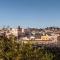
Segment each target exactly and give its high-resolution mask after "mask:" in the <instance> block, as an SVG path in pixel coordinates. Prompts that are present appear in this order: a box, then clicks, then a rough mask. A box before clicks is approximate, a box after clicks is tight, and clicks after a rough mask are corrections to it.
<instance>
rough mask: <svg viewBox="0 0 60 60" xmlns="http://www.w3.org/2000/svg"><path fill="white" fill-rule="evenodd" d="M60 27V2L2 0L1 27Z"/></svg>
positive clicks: (46, 0) (0, 11)
mask: <svg viewBox="0 0 60 60" xmlns="http://www.w3.org/2000/svg"><path fill="white" fill-rule="evenodd" d="M18 25H20V26H21V27H34V28H42V27H50V26H58V27H60V0H0V27H1V26H11V27H17V26H18Z"/></svg>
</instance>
